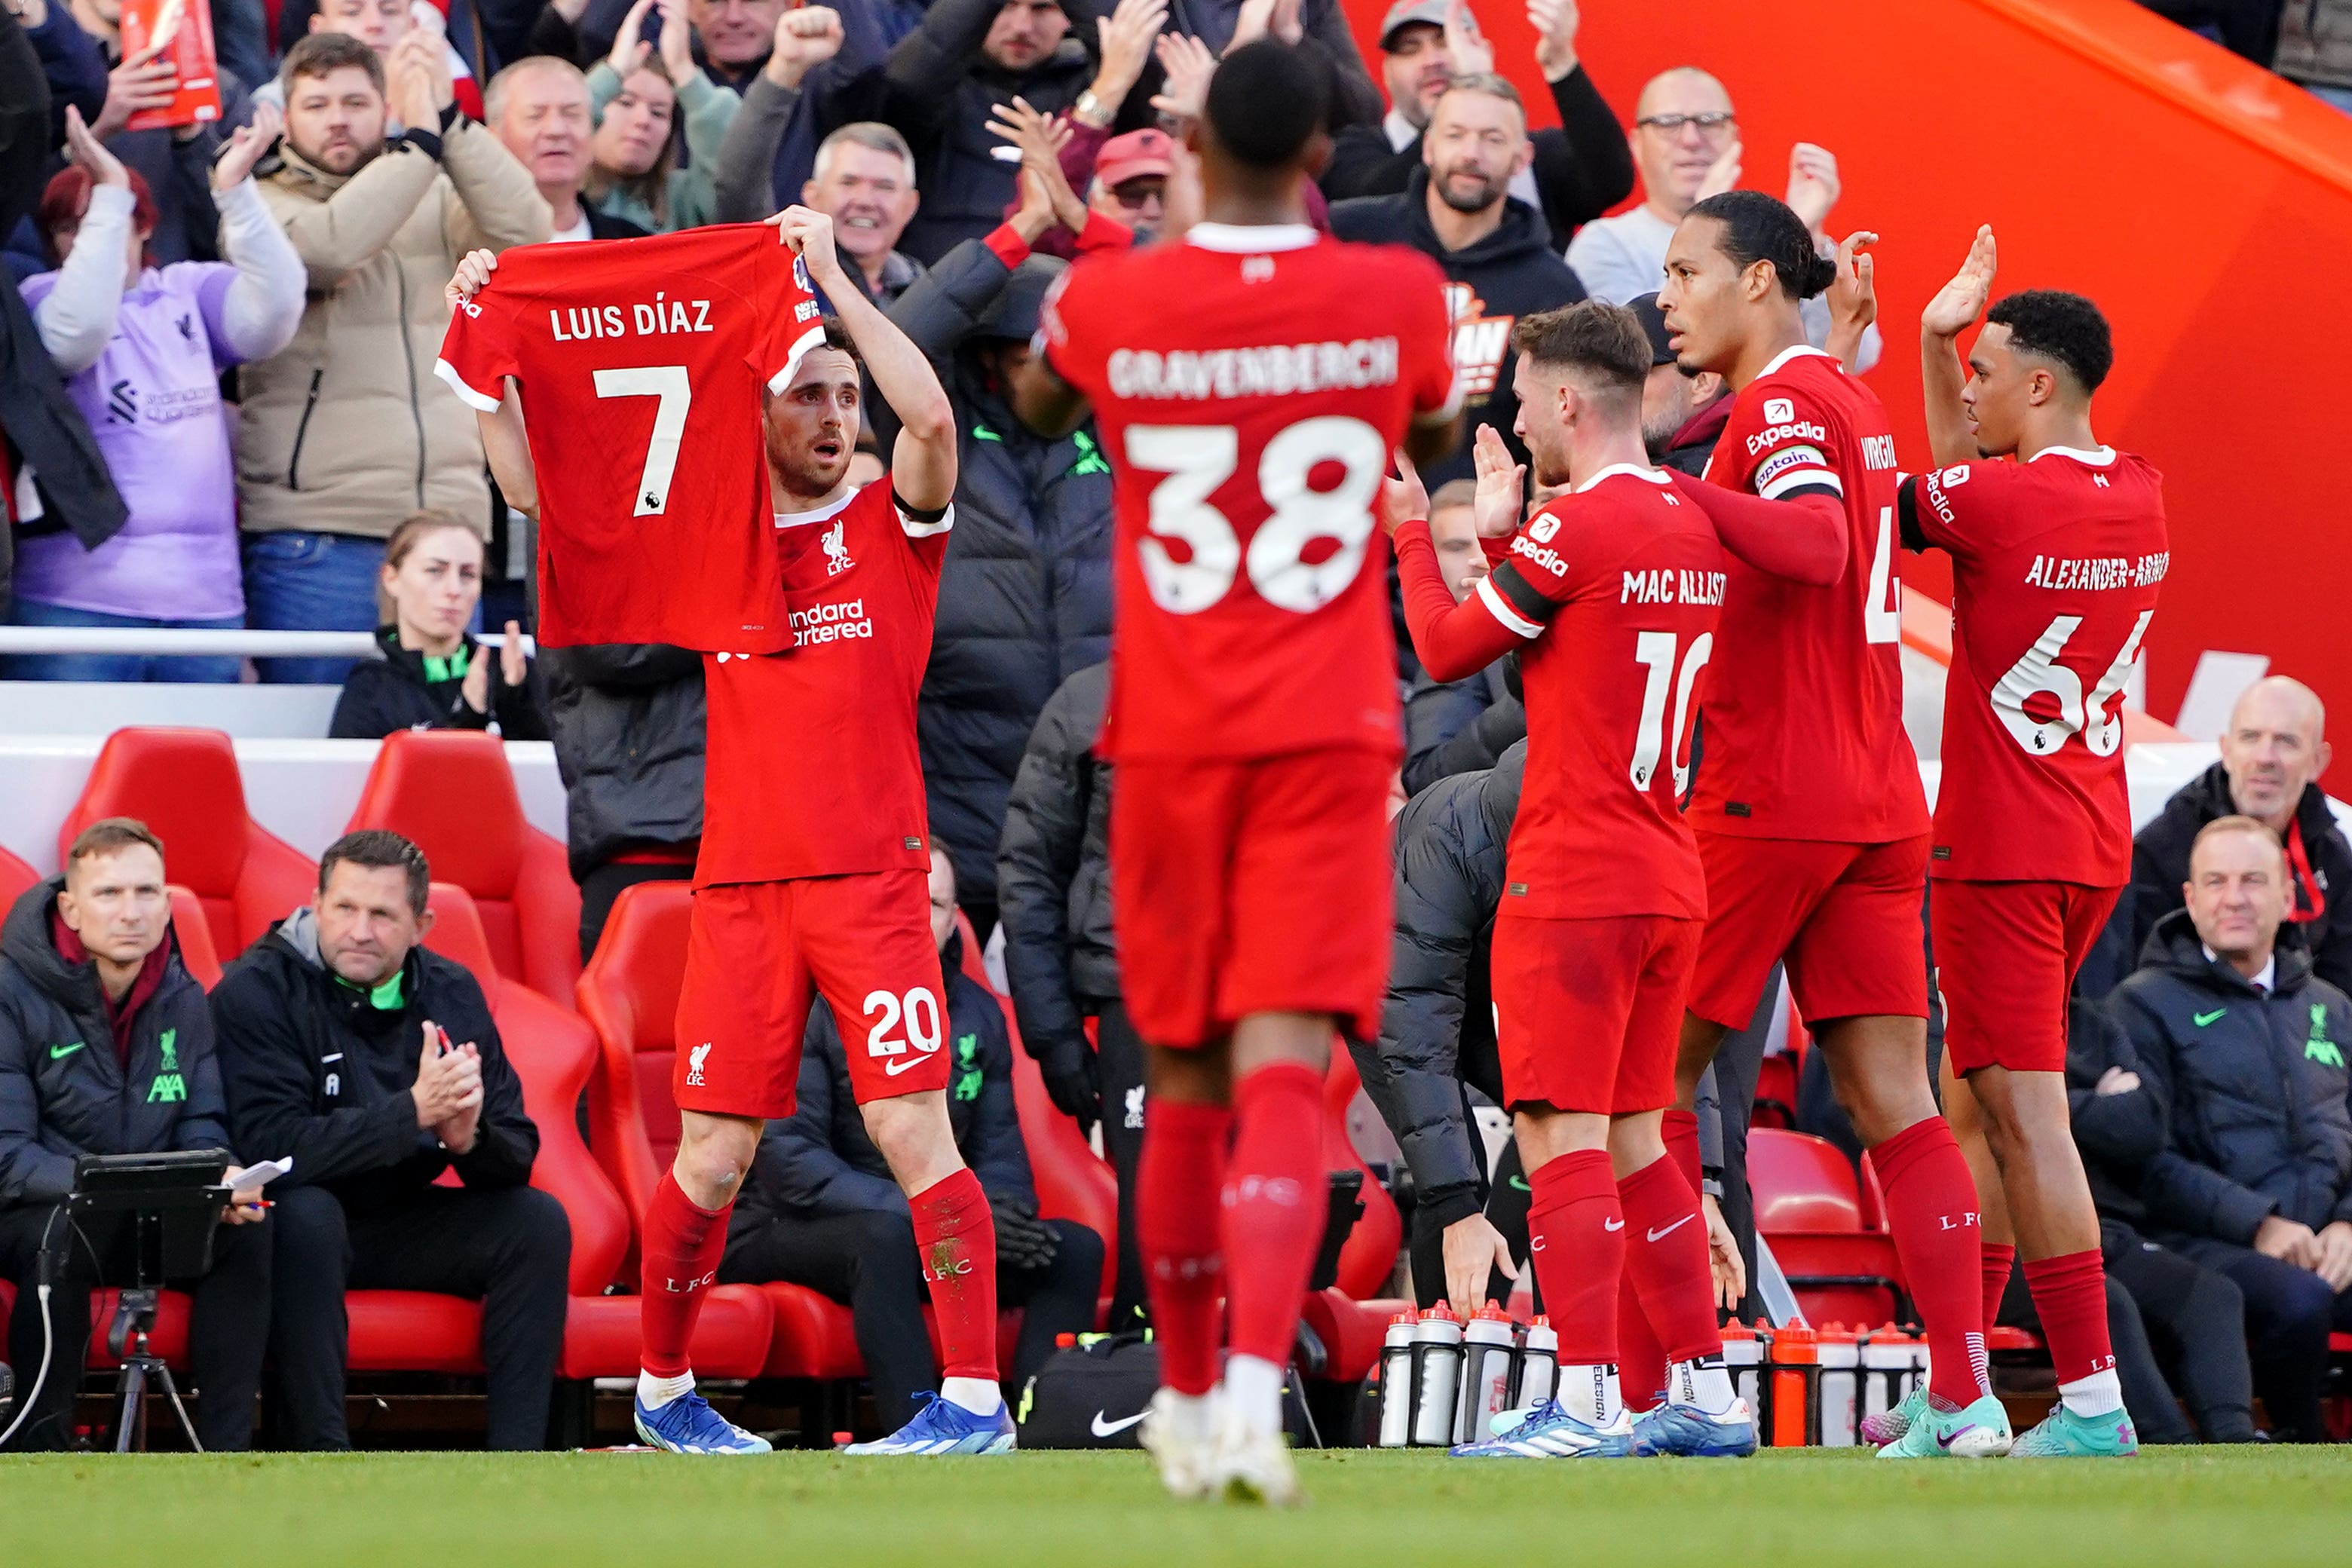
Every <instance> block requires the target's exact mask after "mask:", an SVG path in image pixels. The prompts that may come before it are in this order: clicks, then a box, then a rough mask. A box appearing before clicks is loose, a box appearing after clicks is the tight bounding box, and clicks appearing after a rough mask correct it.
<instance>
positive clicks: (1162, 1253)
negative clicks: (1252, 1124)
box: [1135, 1095, 1234, 1396]
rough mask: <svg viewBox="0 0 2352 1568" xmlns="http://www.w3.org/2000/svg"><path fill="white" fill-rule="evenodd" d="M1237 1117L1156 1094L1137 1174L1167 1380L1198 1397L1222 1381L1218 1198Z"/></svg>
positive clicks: (1141, 1239) (1140, 1246) (1139, 1236)
mask: <svg viewBox="0 0 2352 1568" xmlns="http://www.w3.org/2000/svg"><path fill="white" fill-rule="evenodd" d="M1233 1123H1234V1115H1233V1112H1232V1111H1230V1110H1226V1109H1225V1108H1224V1107H1223V1106H1222V1105H1187V1104H1184V1103H1181V1102H1180V1101H1177V1100H1162V1099H1160V1098H1159V1097H1158V1096H1157V1095H1154V1096H1152V1097H1151V1098H1150V1100H1148V1101H1147V1102H1146V1104H1145V1106H1144V1110H1143V1125H1144V1133H1143V1157H1142V1159H1141V1160H1140V1161H1139V1163H1138V1164H1137V1167H1136V1173H1135V1244H1136V1250H1137V1252H1138V1254H1139V1256H1140V1257H1141V1258H1142V1260H1143V1272H1144V1277H1145V1285H1146V1289H1148V1290H1149V1292H1150V1297H1151V1333H1152V1338H1153V1339H1154V1340H1155V1341H1156V1342H1158V1343H1159V1346H1160V1382H1162V1383H1164V1384H1167V1385H1168V1386H1169V1387H1170V1388H1171V1389H1174V1390H1175V1391H1176V1392H1177V1393H1179V1394H1192V1395H1196V1396H1197V1395H1199V1394H1206V1393H1208V1392H1209V1390H1210V1389H1211V1388H1213V1387H1214V1386H1215V1385H1216V1382H1217V1304H1218V1302H1219V1300H1221V1299H1222V1298H1223V1295H1224V1288H1225V1275H1224V1254H1223V1249H1222V1247H1220V1245H1219V1239H1218V1228H1217V1227H1218V1221H1219V1217H1220V1210H1219V1205H1218V1202H1217V1195H1218V1193H1219V1191H1220V1189H1222V1188H1223V1185H1224V1182H1225V1145H1226V1142H1227V1141H1228V1140H1229V1139H1230V1138H1231V1136H1232V1134H1233Z"/></svg>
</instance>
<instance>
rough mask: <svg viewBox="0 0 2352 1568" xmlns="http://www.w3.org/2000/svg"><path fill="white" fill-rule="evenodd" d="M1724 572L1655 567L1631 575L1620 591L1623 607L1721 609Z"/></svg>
mask: <svg viewBox="0 0 2352 1568" xmlns="http://www.w3.org/2000/svg"><path fill="white" fill-rule="evenodd" d="M1725 576H1726V574H1724V573H1721V572H1693V571H1691V570H1689V569H1688V568H1686V567H1680V566H1654V567H1651V568H1650V569H1648V570H1647V571H1643V572H1628V573H1626V574H1624V582H1623V584H1622V585H1621V586H1620V587H1619V588H1618V590H1617V602H1618V603H1619V604H1621V605H1720V604H1722V603H1723V583H1724V578H1725Z"/></svg>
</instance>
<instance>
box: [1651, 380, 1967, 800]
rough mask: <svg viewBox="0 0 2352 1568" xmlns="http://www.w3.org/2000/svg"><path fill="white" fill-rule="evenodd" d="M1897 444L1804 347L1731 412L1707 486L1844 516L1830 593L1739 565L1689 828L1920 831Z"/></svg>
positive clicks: (1719, 644)
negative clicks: (1823, 506)
mask: <svg viewBox="0 0 2352 1568" xmlns="http://www.w3.org/2000/svg"><path fill="white" fill-rule="evenodd" d="M1899 477H1900V476H1899V475H1897V474H1896V472H1895V435H1894V432H1893V430H1892V429H1891V427H1890V426H1888V425H1887V422H1886V410H1885V407H1884V406H1882V405H1880V403H1879V401H1878V398H1877V395H1875V394H1874V393H1873V392H1872V391H1871V390H1870V389H1869V388H1868V387H1866V386H1864V385H1863V384H1862V383H1860V382H1859V381H1856V380H1854V379H1853V377H1852V376H1850V375H1848V374H1846V373H1845V370H1844V367H1843V366H1842V365H1840V364H1839V363H1838V362H1837V360H1836V359H1835V358H1834V357H1833V356H1832V355H1829V354H1826V353H1822V352H1821V351H1820V350H1819V349H1813V348H1806V347H1803V346H1799V347H1797V348H1792V349H1790V350H1789V351H1788V352H1787V353H1783V354H1782V355H1780V358H1778V359H1776V360H1774V361H1773V362H1772V363H1770V364H1769V365H1768V366H1766V367H1765V370H1764V374H1761V375H1759V376H1758V377H1757V378H1756V379H1755V380H1754V381H1752V382H1750V383H1748V385H1747V386H1746V387H1745V388H1743V389H1742V390H1741V391H1740V393H1739V395H1738V397H1737V398H1736V399H1735V400H1734V401H1733V404H1732V408H1731V417H1730V420H1729V422H1728V423H1727V424H1726V425H1725V426H1724V430H1723V436H1722V438H1721V439H1720V440H1718V441H1717V443H1716V447H1715V456H1714V457H1713V458H1711V459H1709V461H1708V463H1707V467H1706V478H1707V479H1708V480H1709V481H1711V482H1713V483H1715V484H1718V485H1721V486H1723V487H1724V488H1725V489H1733V490H1746V491H1748V492H1750V493H1751V494H1755V495H1759V496H1762V497H1763V498H1764V499H1766V500H1781V499H1783V498H1785V497H1787V496H1788V495H1789V494H1790V492H1791V491H1794V490H1801V489H1810V488H1824V489H1831V490H1834V491H1835V492H1837V494H1838V495H1840V496H1841V497H1843V500H1844V505H1845V519H1846V537H1847V561H1846V571H1845V575H1844V576H1843V577H1842V578H1841V579H1839V580H1838V581H1837V582H1836V583H1833V584H1831V585H1830V586H1828V587H1826V588H1810V587H1806V586H1804V585H1802V584H1796V583H1791V582H1790V581H1789V580H1788V579H1786V578H1783V577H1773V576H1769V575H1767V574H1764V573H1761V572H1759V571H1757V570H1756V569H1755V568H1753V567H1751V566H1748V565H1746V564H1744V563H1741V562H1740V561H1738V559H1736V558H1734V559H1731V560H1729V561H1727V563H1726V565H1727V571H1728V572H1729V573H1730V584H1729V586H1728V588H1727V591H1726V593H1725V595H1724V601H1723V618H1722V622H1721V624H1720V626H1718V627H1717V632H1716V639H1715V659H1714V665H1715V675H1714V677H1713V679H1710V680H1709V681H1708V682H1707V692H1706V706H1705V708H1704V709H1703V710H1701V714H1700V726H1701V729H1700V735H1701V751H1702V759H1701V761H1700V763H1699V770H1698V783H1697V786H1696V790H1695V791H1694V793H1693V795H1692V797H1691V804H1690V816H1691V824H1692V826H1695V827H1696V828H1698V829H1700V830H1701V831H1703V832H1709V833H1729V834H1738V835H1741V836H1743V837H1753V838H1805V839H1816V840H1824V841H1829V842H1833V843H1841V844H1884V843H1886V842H1888V841H1890V840H1893V839H1896V838H1909V837H1914V836H1916V835H1917V834H1921V833H1925V832H1927V794H1926V792H1925V791H1924V790H1923V789H1922V788H1921V787H1920V784H1919V761H1918V755H1917V753H1916V752H1914V751H1912V749H1911V737H1910V736H1909V735H1908V734H1906V733H1905V732H1904V729H1903V641H1902V639H1903V584H1902V580H1901V578H1900V576H1899V575H1898V574H1897V573H1896V570H1895V564H1896V563H1895V551H1896V549H1897V542H1896V533H1895V487H1896V481H1897V479H1899Z"/></svg>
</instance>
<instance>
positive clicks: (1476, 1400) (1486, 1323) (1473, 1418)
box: [1454, 1302, 1518, 1443]
mask: <svg viewBox="0 0 2352 1568" xmlns="http://www.w3.org/2000/svg"><path fill="white" fill-rule="evenodd" d="M1516 1337H1517V1336H1516V1335H1515V1334H1514V1333H1513V1332H1512V1328H1511V1320H1510V1319H1508V1318H1507V1317H1505V1316H1504V1315H1503V1310H1502V1309H1501V1308H1500V1307H1497V1306H1495V1305H1494V1304H1493V1303H1491V1302H1490V1303H1488V1304H1487V1305H1486V1306H1483V1307H1481V1308H1479V1309H1478V1311H1477V1315H1476V1316H1475V1317H1473V1318H1472V1319H1471V1320H1470V1326H1469V1328H1468V1329H1466V1330H1465V1331H1464V1332H1463V1335H1462V1412H1461V1415H1459V1416H1457V1417H1456V1418H1455V1420H1454V1430H1455V1431H1457V1432H1459V1433H1461V1434H1462V1441H1464V1442H1465V1443H1479V1442H1484V1441H1485V1440H1486V1432H1487V1426H1486V1424H1487V1422H1488V1421H1490V1420H1491V1419H1493V1418H1494V1417H1495V1416H1496V1415H1501V1414H1502V1413H1503V1412H1504V1411H1506V1410H1508V1409H1509V1408H1510V1407H1511V1363H1513V1362H1515V1361H1517V1359H1518V1354H1517V1348H1516V1346H1515V1345H1514V1344H1513V1341H1514V1339H1515V1338H1516Z"/></svg>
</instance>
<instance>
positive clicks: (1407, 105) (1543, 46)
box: [1318, 0, 1633, 251]
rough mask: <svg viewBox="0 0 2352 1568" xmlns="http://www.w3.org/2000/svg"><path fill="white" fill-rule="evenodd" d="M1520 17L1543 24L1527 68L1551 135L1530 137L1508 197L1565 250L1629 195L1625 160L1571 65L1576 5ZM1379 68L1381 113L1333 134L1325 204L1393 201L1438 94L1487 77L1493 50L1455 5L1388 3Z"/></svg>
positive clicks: (1407, 177)
mask: <svg viewBox="0 0 2352 1568" xmlns="http://www.w3.org/2000/svg"><path fill="white" fill-rule="evenodd" d="M1528 15H1529V16H1530V17H1534V16H1538V15H1539V16H1542V18H1543V19H1544V20H1545V22H1546V23H1547V26H1545V28H1544V30H1543V32H1542V33H1541V34H1540V35H1539V36H1538V38H1537V39H1536V65H1537V68H1538V69H1540V70H1541V71H1542V72H1543V74H1544V80H1545V81H1546V82H1548V83H1549V84H1550V87H1551V98H1552V104H1553V107H1554V108H1556V109H1557V110H1559V129H1557V130H1553V129H1550V128H1547V129H1544V130H1541V131H1538V132H1535V134H1534V135H1533V136H1532V137H1530V138H1529V141H1530V142H1531V143H1532V145H1533V148H1534V156H1533V162H1532V163H1530V164H1529V165H1528V169H1527V171H1526V172H1525V173H1524V174H1520V175H1519V176H1517V179H1515V181H1514V182H1513V185H1512V193H1511V194H1512V195H1516V196H1517V197H1518V198H1519V199H1520V200H1521V201H1524V202H1526V203H1528V205H1531V206H1533V207H1535V208H1536V209H1537V210H1538V212H1540V213H1541V214H1543V216H1544V222H1545V224H1546V225H1547V226H1548V227H1549V229H1550V231H1551V247H1552V248H1553V249H1554V250H1563V251H1564V250H1566V249H1567V248H1568V242H1569V240H1570V238H1571V237H1573V236H1574V235H1575V233H1576V231H1577V229H1578V227H1579V226H1581V225H1583V224H1586V223H1589V222H1591V220H1592V219H1594V218H1597V217H1599V216H1601V214H1602V213H1605V212H1607V211H1608V210H1609V209H1610V208H1611V207H1613V206H1615V205H1617V204H1618V203H1619V202H1622V201H1623V200H1624V199H1625V197H1626V196H1627V195H1630V194H1631V193H1632V191H1633V153H1632V152H1631V151H1630V150H1629V149H1628V147H1627V146H1626V142H1625V133H1624V132H1623V131H1622V130H1621V129H1620V128H1619V127H1618V124H1617V114H1616V111H1615V110H1612V109H1611V108H1610V107H1609V105H1608V104H1607V103H1606V102H1605V101H1604V100H1602V99H1601V92H1600V89H1597V88H1595V87H1594V86H1593V85H1592V79H1591V77H1589V76H1587V75H1586V74H1585V71H1584V67H1583V65H1582V64H1581V63H1580V62H1579V61H1578V59H1577V58H1576V31H1577V23H1578V12H1577V8H1576V6H1575V5H1565V4H1562V3H1561V0H1535V3H1534V4H1533V5H1530V6H1529V7H1528ZM1449 20H1451V21H1452V23H1453V25H1452V26H1449V25H1448V23H1449ZM1494 68H1495V50H1494V47H1493V46H1492V45H1490V44H1489V43H1487V41H1486V38H1485V37H1482V36H1481V35H1480V34H1479V32H1478V30H1477V24H1476V22H1475V20H1473V19H1472V17H1471V16H1470V14H1469V10H1468V8H1467V7H1466V6H1461V5H1459V0H1453V3H1451V4H1449V0H1397V4H1395V5H1391V6H1390V7H1389V14H1388V16H1387V17H1386V18H1385V19H1384V20H1383V21H1382V22H1381V72H1382V75H1383V76H1384V78H1385V79H1386V82H1387V87H1388V96H1389V110H1388V116H1387V118H1386V119H1384V120H1382V121H1381V122H1380V123H1379V124H1378V125H1362V126H1350V127H1349V128H1348V129H1346V130H1344V131H1339V132H1335V133H1334V134H1333V136H1332V138H1331V161H1330V162H1329V163H1327V164H1325V165H1324V167H1323V174H1322V177H1321V179H1320V180H1319V181H1318V184H1321V185H1322V187H1323V194H1324V195H1326V196H1328V198H1330V199H1331V200H1332V201H1335V202H1338V201H1346V200H1349V199H1350V198H1352V197H1356V196H1391V195H1397V194H1398V193H1400V192H1402V190H1404V189H1405V187H1406V186H1407V185H1409V184H1412V172H1413V171H1414V170H1415V169H1418V168H1420V167H1421V164H1422V156H1421V144H1422V138H1423V134H1424V133H1425V132H1427V131H1428V129H1429V116H1430V110H1432V109H1433V108H1434V107H1435V106H1436V103H1437V100H1438V98H1439V96H1440V95H1441V94H1443V93H1444V90H1445V89H1446V86H1447V84H1448V83H1449V82H1451V81H1453V80H1454V78H1456V77H1469V76H1484V75H1486V74H1489V73H1491V72H1492V71H1493V70H1494Z"/></svg>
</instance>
